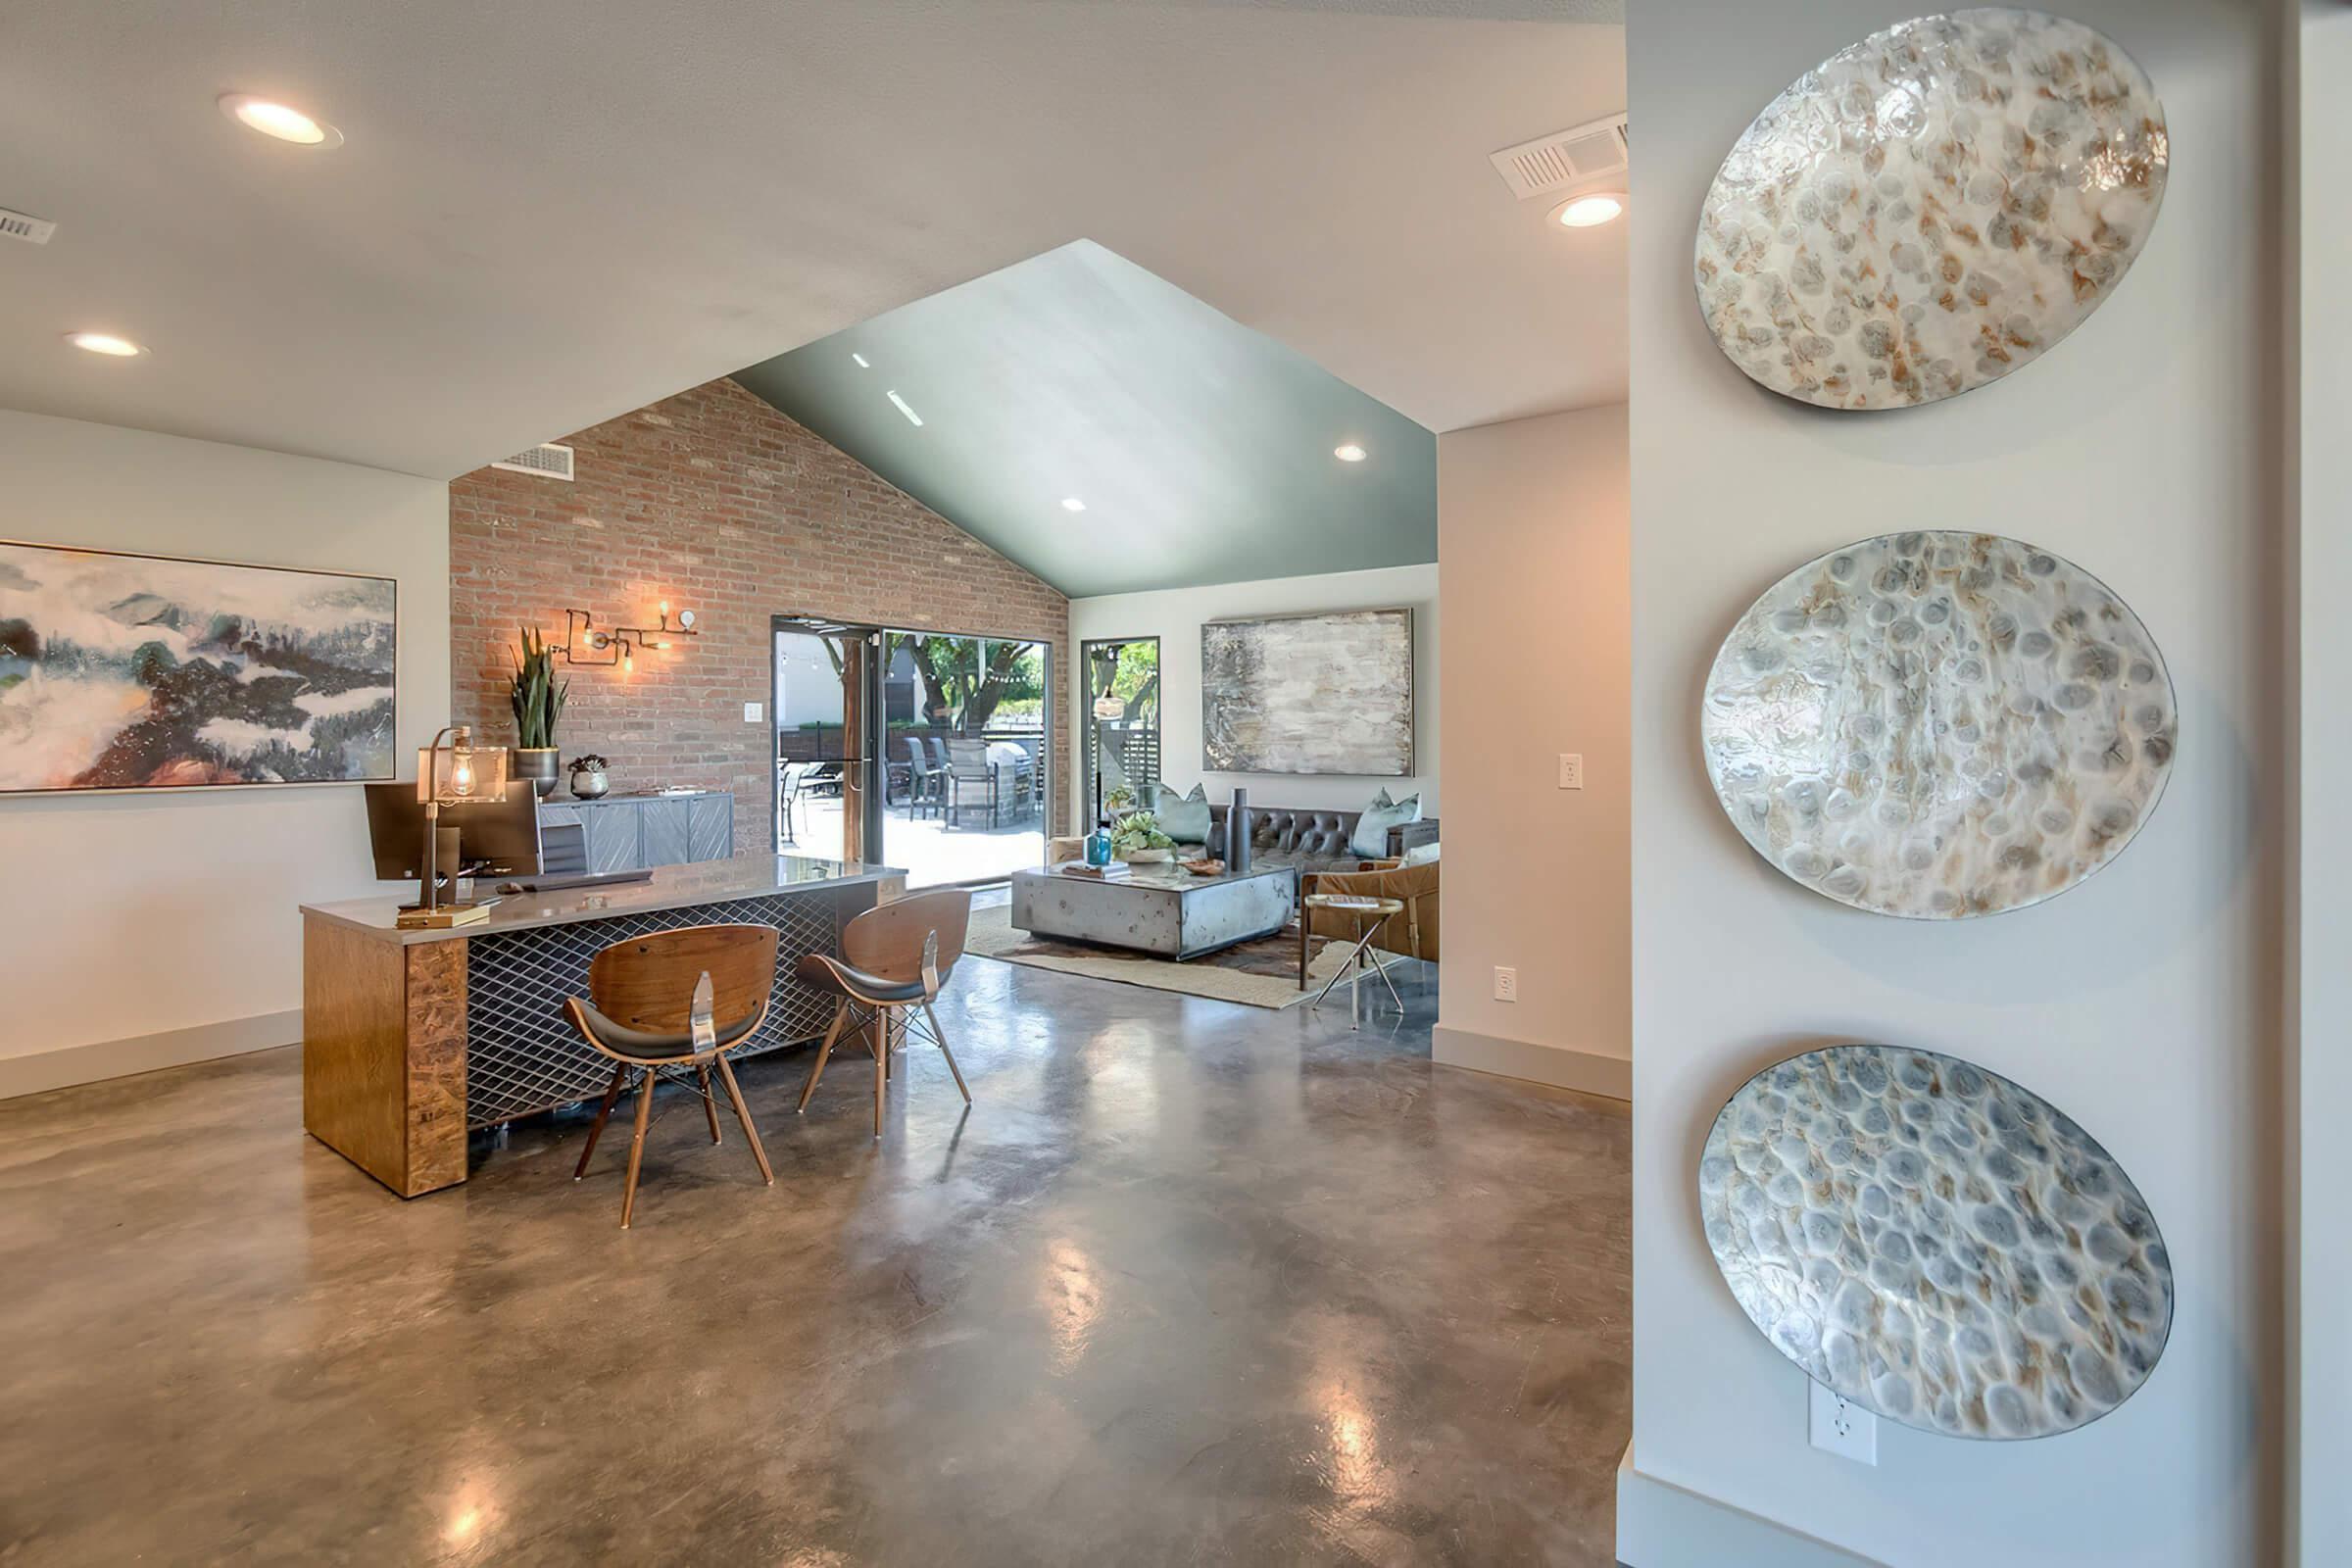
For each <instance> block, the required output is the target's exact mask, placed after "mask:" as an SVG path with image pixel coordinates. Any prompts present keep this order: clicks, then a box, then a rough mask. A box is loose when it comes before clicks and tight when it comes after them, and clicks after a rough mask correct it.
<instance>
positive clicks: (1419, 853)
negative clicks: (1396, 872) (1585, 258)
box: [1404, 844, 1438, 865]
mask: <svg viewBox="0 0 2352 1568" xmlns="http://www.w3.org/2000/svg"><path fill="white" fill-rule="evenodd" d="M1436 858H1438V847H1437V846H1436V845H1435V844H1416V845H1414V846H1413V847H1412V848H1411V849H1409V850H1407V851H1405V852H1404V863H1405V864H1407V865H1427V864H1428V863H1429V862H1430V861H1432V860H1434V859H1436Z"/></svg>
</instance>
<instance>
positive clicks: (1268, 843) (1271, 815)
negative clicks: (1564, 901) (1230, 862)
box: [1208, 804, 1438, 871]
mask: <svg viewBox="0 0 2352 1568" xmlns="http://www.w3.org/2000/svg"><path fill="white" fill-rule="evenodd" d="M1229 810H1230V808H1227V807H1223V806H1211V807H1210V808H1209V809H1208V853H1209V854H1211V855H1213V856H1215V857H1217V858H1219V859H1231V858H1232V857H1231V856H1229V855H1227V854H1226V853H1225V819H1226V815H1227V813H1228V811H1229ZM1363 814H1364V813H1363V812H1361V811H1308V810H1294V809H1291V808H1289V807H1283V806H1257V805H1254V804H1253V805H1252V806H1251V807H1250V863H1251V864H1253V865H1295V866H1297V867H1298V868H1299V870H1301V871H1341V870H1348V869H1351V868H1353V867H1354V866H1355V865H1357V864H1358V863H1359V862H1358V860H1357V858H1356V856H1355V852H1354V851H1352V850H1350V849H1348V837H1349V835H1351V834H1352V833H1354V831H1355V824H1356V822H1357V821H1358V820H1359V819H1361V818H1362V816H1363ZM1437 842H1438V819H1437V818H1436V817H1434V816H1428V817H1423V818H1422V819H1421V820H1420V821H1418V822H1407V823H1404V824H1403V825H1402V826H1399V827H1393V828H1391V829H1389V845H1388V855H1387V857H1386V858H1389V859H1396V858H1399V857H1401V856H1402V855H1403V854H1404V852H1405V851H1407V850H1409V849H1411V848H1413V847H1414V846H1415V845H1419V844H1435V843H1437Z"/></svg>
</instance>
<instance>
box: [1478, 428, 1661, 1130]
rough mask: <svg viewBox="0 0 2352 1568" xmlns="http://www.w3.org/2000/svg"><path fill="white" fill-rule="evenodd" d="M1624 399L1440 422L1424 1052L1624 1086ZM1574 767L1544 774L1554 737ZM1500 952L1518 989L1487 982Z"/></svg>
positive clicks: (1556, 756) (1569, 1082)
mask: <svg viewBox="0 0 2352 1568" xmlns="http://www.w3.org/2000/svg"><path fill="white" fill-rule="evenodd" d="M1625 443H1626V410H1625V406H1624V405H1623V404H1618V405H1615V406H1613V407H1609V408H1601V409H1587V410H1583V411H1580V412H1577V413H1573V414H1554V415H1548V416H1545V417H1542V418H1534V419H1514V420H1512V421H1510V422H1508V423H1505V424H1493V425H1487V426H1484V427H1483V428H1479V429H1474V430H1456V431H1454V432H1452V433H1451V434H1448V435H1446V436H1443V437H1441V438H1440V439H1439V441H1438V565H1439V568H1440V570H1441V571H1442V572H1443V573H1444V576H1443V578H1442V583H1441V587H1442V597H1443V599H1444V603H1445V607H1446V636H1445V640H1444V648H1443V653H1444V657H1445V670H1446V672H1445V675H1444V683H1445V696H1446V746H1445V760H1444V764H1443V767H1444V771H1445V773H1446V778H1447V779H1448V781H1449V793H1450V797H1451V801H1452V809H1451V810H1450V811H1449V812H1448V815H1449V817H1450V822H1449V824H1448V826H1447V828H1446V923H1445V943H1446V957H1445V961H1444V962H1443V963H1442V964H1440V965H1439V979H1438V1026H1437V1030H1436V1033H1435V1036H1434V1037H1433V1040H1432V1050H1433V1052H1434V1054H1436V1056H1437V1059H1438V1060H1440V1061H1443V1062H1449V1063H1452V1064H1454V1065H1457V1066H1465V1067H1477V1068H1480V1069H1482V1070H1484V1071H1489V1072H1500V1073H1507V1074H1509V1075H1511V1076H1513V1077H1518V1078H1532V1079H1535V1080H1537V1081H1539V1082H1543V1083H1549V1084H1558V1085H1562V1086H1564V1087H1567V1088H1574V1089H1587V1090H1592V1091H1594V1092H1596V1093H1600V1094H1610V1095H1617V1096H1620V1097H1622V1096H1624V1095H1625V1094H1626V1093H1627V1092H1628V1090H1629V1088H1630V1086H1631V1077H1632V1069H1631V1064H1630V1060H1629V1058H1630V1057H1631V1055H1632V1044H1633V1042H1632V1015H1631V1009H1632V1001H1631V993H1630V978H1629V974H1628V964H1629V962H1630V948H1631V942H1630V936H1629V932H1628V928H1627V922H1626V884H1627V878H1628V875H1629V869H1628V839H1629V835H1630V832H1631V824H1630V820H1629V815H1630V811H1631V807H1632V798H1633V784H1632V772H1631V766H1630V763H1631V758H1630V756H1629V755H1628V753H1629V731H1630V728H1631V714H1630V711H1629V696H1628V680H1629V675H1628V669H1627V664H1628V654H1629V644H1630V633H1629V629H1628V624H1627V622H1628V610H1629V605H1628V593H1629V586H1628V582H1627V569H1628V568H1627V555H1628V551H1629V548H1630V542H1631V541H1630V537H1629V520H1630V519H1629V515H1628V511H1627V500H1626V445H1625ZM1563 752H1570V753H1575V754H1578V755H1581V756H1582V757H1583V758H1584V763H1585V787H1584V788H1583V789H1582V790H1563V789H1561V788H1560V787H1559V760H1560V754H1561V753H1563ZM1496 965H1507V966H1509V967H1511V968H1514V969H1516V970H1518V979H1519V1000H1518V1001H1517V1002H1516V1003H1503V1002H1497V1001H1495V995H1494V974H1495V966H1496Z"/></svg>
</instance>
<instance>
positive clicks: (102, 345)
mask: <svg viewBox="0 0 2352 1568" xmlns="http://www.w3.org/2000/svg"><path fill="white" fill-rule="evenodd" d="M66 341H67V342H69V343H71V344H73V346H74V347H75V348H77V349H85V350H87V351H88V352H90V353H92V354H105V355H109V356H111V357H113V358H115V359H118V360H128V359H135V358H136V357H138V356H139V355H141V354H144V353H146V352H147V351H146V350H145V349H143V348H141V347H139V345H138V344H136V343H133V342H132V341H131V340H130V339H128V338H126V337H117V336H115V334H114V333H112V332H68V333H67V334H66Z"/></svg>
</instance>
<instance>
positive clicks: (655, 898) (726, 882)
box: [302, 855, 907, 947]
mask: <svg viewBox="0 0 2352 1568" xmlns="http://www.w3.org/2000/svg"><path fill="white" fill-rule="evenodd" d="M906 875H907V873H906V872H905V871H903V870H900V869H897V868H896V867H893V866H887V865H865V864H862V863H860V862H858V861H856V860H819V859H813V858H809V857H807V856H800V855H776V856H766V857H758V856H755V857H750V858H741V859H733V860H711V861H707V862H705V863H703V864H700V865H665V866H662V868H661V869H660V870H657V871H656V872H655V873H654V875H653V880H651V881H649V882H611V883H607V884H605V885H604V886H602V887H585V888H559V889H556V890H555V891H553V892H548V893H509V894H506V895H504V896H503V897H501V898H500V899H499V902H498V904H497V905H496V907H493V908H492V909H491V910H490V917H489V918H488V919H486V920H477V921H475V922H474V923H473V924H471V925H460V926H451V927H449V928H447V929H446V930H421V931H404V930H402V929H401V928H400V926H399V924H398V919H399V915H400V907H401V903H402V901H401V900H399V899H382V898H378V899H348V900H345V901H344V902H342V903H340V904H306V905H304V906H303V907H302V912H303V913H304V914H306V915H309V916H312V917H314V918H316V919H320V920H331V921H333V922H334V923H335V924H337V925H343V926H349V927H350V928H351V929H353V930H355V931H362V932H365V933H367V934H368V936H371V937H376V938H379V939H380V940H382V941H385V942H391V943H397V944H399V945H400V946H402V947H408V946H412V945H414V944H416V943H419V942H447V941H449V940H451V939H452V938H454V937H487V936H496V935H498V934H499V933H500V932H502V931H522V930H528V929H530V928H532V927H534V926H543V925H564V924H568V923H570V922H572V921H575V920H609V919H612V918H613V916H615V915H623V914H637V913H642V912H643V911H645V910H648V909H681V908H688V907H692V906H695V905H698V904H725V903H729V902H732V901H734V900H737V899H758V898H766V897H769V896H772V895H774V894H778V893H818V892H822V891H824V890H825V889H828V888H846V887H855V886H857V885H858V884H859V883H865V882H881V881H885V880H888V879H891V878H904V877H905V876H906ZM496 887H497V881H496V879H494V878H487V877H486V878H484V879H483V880H482V881H481V882H480V883H478V884H476V887H475V891H476V893H477V894H479V895H480V896H482V897H485V898H488V897H492V896H494V895H495V893H496Z"/></svg>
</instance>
